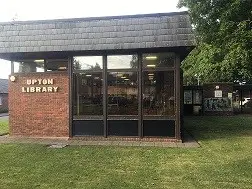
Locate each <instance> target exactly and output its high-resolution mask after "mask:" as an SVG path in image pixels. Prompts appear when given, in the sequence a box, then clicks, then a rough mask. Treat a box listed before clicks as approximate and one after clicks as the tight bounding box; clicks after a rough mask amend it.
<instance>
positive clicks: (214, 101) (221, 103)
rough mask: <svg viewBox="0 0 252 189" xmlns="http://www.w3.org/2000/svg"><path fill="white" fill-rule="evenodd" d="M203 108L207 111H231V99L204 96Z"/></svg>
mask: <svg viewBox="0 0 252 189" xmlns="http://www.w3.org/2000/svg"><path fill="white" fill-rule="evenodd" d="M204 110H205V111H208V112H211V111H212V112H215V111H220V112H226V111H227V112H228V111H232V100H231V99H230V98H226V97H225V98H205V99H204Z"/></svg>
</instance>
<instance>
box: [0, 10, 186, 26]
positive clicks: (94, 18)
mask: <svg viewBox="0 0 252 189" xmlns="http://www.w3.org/2000/svg"><path fill="white" fill-rule="evenodd" d="M179 15H188V11H181V12H169V13H151V14H135V15H120V16H102V17H83V18H67V19H50V20H29V21H11V22H0V25H13V24H37V23H51V22H73V21H93V20H113V19H128V18H145V17H161V16H179Z"/></svg>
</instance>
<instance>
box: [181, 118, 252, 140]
mask: <svg viewBox="0 0 252 189" xmlns="http://www.w3.org/2000/svg"><path fill="white" fill-rule="evenodd" d="M184 129H185V130H186V131H187V132H188V133H189V134H190V135H192V137H193V138H195V139H196V140H197V141H206V140H214V139H221V138H233V137H246V136H252V115H249V116H248V115H234V116H190V117H187V116H186V117H184Z"/></svg>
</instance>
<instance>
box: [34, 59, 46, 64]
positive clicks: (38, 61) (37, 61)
mask: <svg viewBox="0 0 252 189" xmlns="http://www.w3.org/2000/svg"><path fill="white" fill-rule="evenodd" d="M34 62H36V63H42V62H44V60H43V59H40V60H34Z"/></svg>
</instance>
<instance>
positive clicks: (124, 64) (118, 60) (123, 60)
mask: <svg viewBox="0 0 252 189" xmlns="http://www.w3.org/2000/svg"><path fill="white" fill-rule="evenodd" d="M137 64H138V59H137V55H112V56H108V69H129V68H137Z"/></svg>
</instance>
